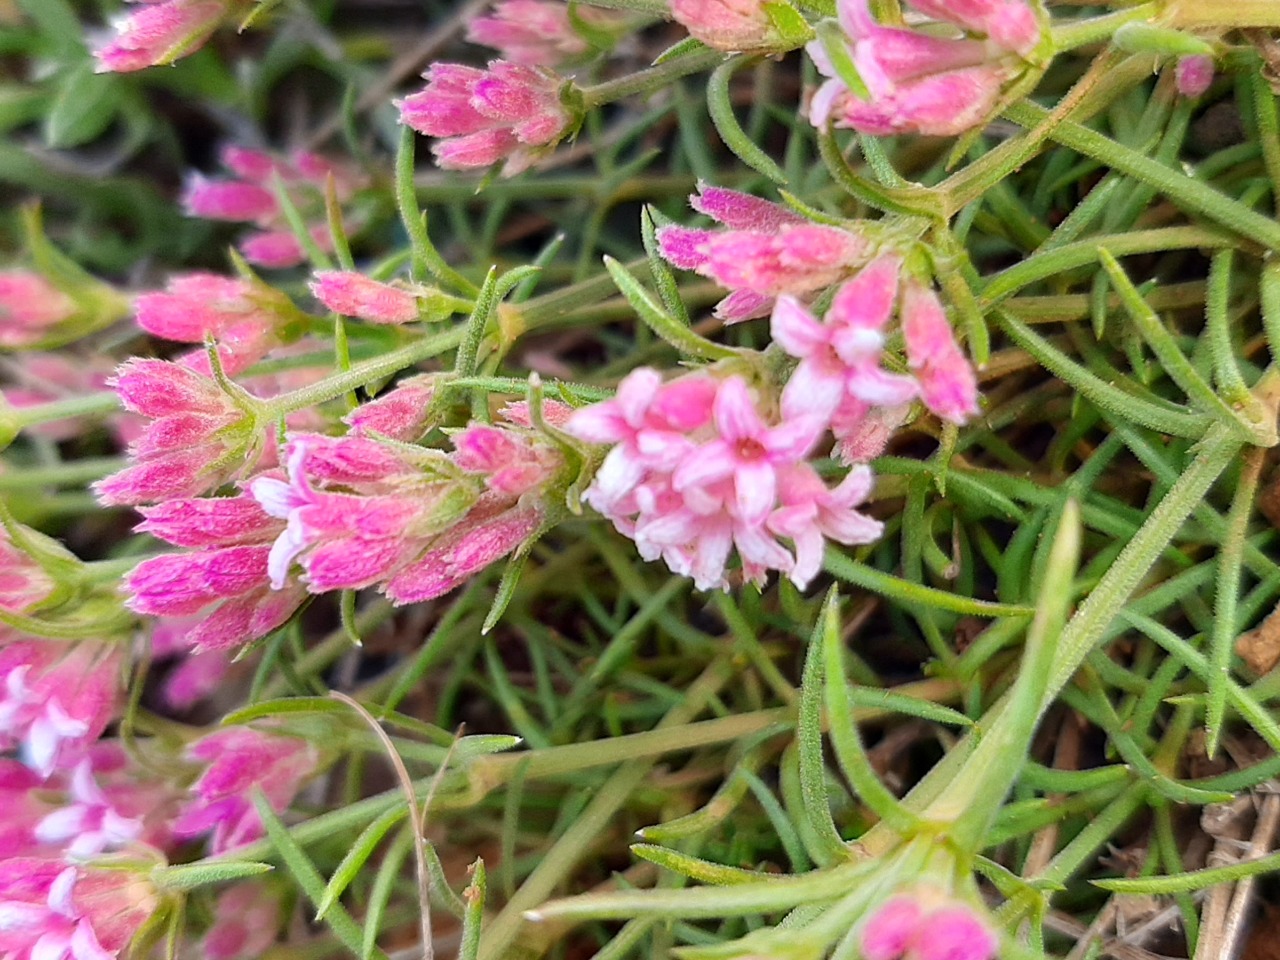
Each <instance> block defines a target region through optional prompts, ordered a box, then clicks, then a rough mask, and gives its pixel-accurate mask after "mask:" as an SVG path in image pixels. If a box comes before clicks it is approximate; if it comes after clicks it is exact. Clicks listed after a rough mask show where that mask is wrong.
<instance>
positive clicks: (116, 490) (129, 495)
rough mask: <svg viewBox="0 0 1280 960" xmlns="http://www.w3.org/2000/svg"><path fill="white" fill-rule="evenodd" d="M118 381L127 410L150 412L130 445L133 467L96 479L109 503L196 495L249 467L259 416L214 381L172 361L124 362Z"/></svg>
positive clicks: (102, 498)
mask: <svg viewBox="0 0 1280 960" xmlns="http://www.w3.org/2000/svg"><path fill="white" fill-rule="evenodd" d="M112 385H113V386H114V387H115V388H116V392H117V393H119V395H120V402H121V403H122V404H123V405H124V407H125V409H126V410H130V411H132V412H134V413H140V414H142V415H143V416H146V417H150V418H151V421H152V422H151V423H149V424H148V425H147V426H146V428H145V429H143V431H142V433H141V434H140V435H139V437H138V438H137V440H135V441H134V442H133V443H132V444H130V446H129V456H130V459H132V460H133V461H134V463H133V465H131V466H128V467H125V468H124V469H123V470H121V471H120V472H118V473H113V474H112V475H111V476H109V477H106V478H105V479H103V480H99V481H98V482H97V483H95V484H94V485H93V487H94V490H95V491H96V492H97V494H98V499H99V500H101V501H102V502H103V503H107V504H136V503H147V502H148V501H154V500H164V499H168V498H171V497H189V496H193V495H195V494H199V493H203V492H205V491H206V490H211V489H213V488H215V487H217V486H219V485H220V484H222V483H223V482H224V481H226V480H227V479H228V478H230V477H231V476H232V475H234V474H235V473H237V472H238V471H240V470H243V469H245V468H246V464H247V463H248V462H251V461H252V459H255V458H254V457H253V456H251V450H250V448H251V446H252V441H253V440H254V437H253V429H254V417H253V415H252V414H250V413H249V412H247V410H246V409H245V408H244V407H242V406H240V405H238V403H237V402H236V401H235V400H234V399H233V398H232V397H231V396H229V395H228V394H226V393H224V392H223V390H222V389H221V388H220V387H219V386H218V384H217V383H216V382H214V381H213V380H211V379H209V378H207V377H203V376H200V375H199V374H198V373H195V372H194V371H191V370H188V369H187V368H185V367H184V366H182V365H181V364H177V363H170V362H168V361H165V360H147V359H137V358H135V359H133V360H128V361H126V362H125V363H123V364H121V366H120V369H119V371H118V372H117V374H116V377H115V380H114V382H113V383H112Z"/></svg>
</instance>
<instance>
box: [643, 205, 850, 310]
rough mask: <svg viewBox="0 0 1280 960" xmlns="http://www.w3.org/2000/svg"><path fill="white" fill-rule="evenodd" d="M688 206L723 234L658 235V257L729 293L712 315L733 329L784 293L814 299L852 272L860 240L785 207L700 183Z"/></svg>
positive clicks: (678, 230) (667, 231) (670, 230)
mask: <svg viewBox="0 0 1280 960" xmlns="http://www.w3.org/2000/svg"><path fill="white" fill-rule="evenodd" d="M690 201H691V203H692V205H693V208H694V209H695V210H697V211H699V212H701V213H705V214H706V215H707V216H709V217H711V218H712V219H714V220H717V221H719V222H720V223H722V224H724V226H725V227H727V228H728V229H724V230H706V229H698V228H689V227H679V226H667V227H663V228H662V229H660V230H659V231H658V245H659V248H660V249H661V251H662V256H663V257H664V258H665V259H666V260H668V261H669V262H670V263H672V264H673V265H674V266H676V267H679V268H680V269H682V270H693V271H694V272H696V273H699V274H701V275H702V276H704V277H708V278H709V279H711V280H714V281H716V283H718V284H720V285H721V286H723V287H727V288H729V289H730V290H733V291H735V292H734V293H733V294H732V295H731V296H730V297H728V298H726V299H724V300H722V301H721V302H720V303H719V305H718V306H717V307H716V315H717V316H719V317H721V318H722V319H724V320H725V322H727V323H736V322H738V321H740V320H747V319H750V318H751V317H757V316H762V315H764V314H766V313H768V312H769V308H770V306H771V305H772V303H773V298H774V297H776V296H778V295H779V294H783V293H792V294H804V293H813V292H815V291H817V290H821V289H822V288H823V287H827V286H830V285H831V284H832V283H835V282H836V281H837V280H839V279H840V278H841V277H843V276H845V275H847V274H848V273H849V272H850V271H852V270H853V269H854V268H856V267H857V266H858V265H859V264H860V263H861V262H862V261H863V260H864V259H865V258H866V255H867V253H868V252H869V244H868V241H867V240H866V238H864V237H862V236H860V235H858V234H855V233H851V232H849V231H847V230H842V229H840V228H839V227H830V226H826V225H823V224H815V223H811V222H810V221H808V220H806V219H804V218H803V217H801V216H799V215H798V214H794V213H792V212H791V211H790V210H787V209H786V208H785V207H780V206H778V205H777V204H774V203H769V202H768V201H765V200H760V199H758V198H756V197H752V196H749V195H747V194H743V193H738V192H737V191H735V190H725V189H723V188H720V187H709V186H706V185H701V186H700V187H699V193H698V194H697V195H695V196H693V197H690Z"/></svg>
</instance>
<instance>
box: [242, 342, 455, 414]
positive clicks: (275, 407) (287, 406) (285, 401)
mask: <svg viewBox="0 0 1280 960" xmlns="http://www.w3.org/2000/svg"><path fill="white" fill-rule="evenodd" d="M464 333H465V330H464V328H463V327H454V328H452V329H450V330H442V331H441V332H440V333H437V334H435V335H433V336H429V337H423V338H422V339H421V340H418V341H416V342H414V343H411V344H409V345H408V346H404V347H401V348H400V349H399V350H393V351H391V352H390V353H386V354H383V355H382V356H380V357H374V358H372V359H370V360H365V361H363V362H361V363H357V364H356V365H355V366H353V367H352V368H351V369H350V370H348V371H345V372H343V373H338V374H335V375H334V376H331V377H326V378H325V379H324V380H321V381H320V382H319V383H313V384H310V385H308V386H305V387H301V388H300V389H298V390H294V391H292V392H290V393H283V394H281V395H280V396H278V397H273V398H272V399H271V400H268V401H266V402H265V404H264V406H265V408H266V414H267V416H269V418H270V419H273V420H274V419H276V418H279V417H282V416H284V415H285V414H288V413H292V412H293V411H295V410H302V409H305V408H306V407H313V406H315V405H316V404H320V403H326V402H327V401H329V400H332V399H334V398H335V397H340V396H342V395H343V394H344V393H346V392H347V391H348V390H355V389H356V388H358V387H363V386H365V385H366V384H370V383H374V382H375V381H378V380H383V379H385V378H387V377H390V376H392V375H393V374H396V373H399V372H400V371H401V370H404V369H405V368H406V367H411V366H413V365H414V364H415V363H420V362H422V361H423V360H426V359H428V358H430V357H434V356H438V355H439V354H441V353H444V352H445V351H446V350H452V349H453V348H454V347H456V346H457V345H458V344H459V343H461V342H462V337H463V334H464Z"/></svg>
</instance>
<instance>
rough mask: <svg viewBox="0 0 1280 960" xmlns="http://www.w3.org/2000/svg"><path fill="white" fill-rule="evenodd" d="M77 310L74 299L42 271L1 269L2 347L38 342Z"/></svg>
mask: <svg viewBox="0 0 1280 960" xmlns="http://www.w3.org/2000/svg"><path fill="white" fill-rule="evenodd" d="M75 313H76V304H75V301H74V300H72V299H71V298H70V297H69V296H67V295H66V294H65V293H63V292H62V291H61V290H59V289H58V288H57V287H55V286H54V285H53V284H51V283H50V282H49V281H48V280H46V279H45V278H44V277H42V276H40V275H39V274H36V273H30V272H28V271H25V270H5V271H0V348H6V349H9V350H15V349H21V348H23V347H29V346H31V345H33V344H37V343H39V342H40V341H41V340H43V339H44V338H45V337H46V336H48V335H49V334H50V333H52V332H53V328H54V327H57V326H58V325H59V324H61V323H63V322H64V321H66V320H70V319H71V318H72V317H73V316H74V315H75Z"/></svg>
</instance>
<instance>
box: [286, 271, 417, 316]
mask: <svg viewBox="0 0 1280 960" xmlns="http://www.w3.org/2000/svg"><path fill="white" fill-rule="evenodd" d="M311 293H312V294H313V295H314V296H315V298H316V299H317V300H319V301H320V302H321V303H323V304H324V305H325V306H326V307H328V308H329V309H330V310H332V311H333V312H334V313H340V314H342V315H343V316H344V317H358V318H359V319H361V320H367V321H368V322H369V323H397V324H398V323H413V322H414V321H416V320H417V319H418V301H417V299H416V298H415V297H414V296H413V294H411V293H410V292H409V291H407V290H402V289H401V288H399V287H393V286H392V285H391V284H389V283H379V282H378V281H377V280H371V279H370V278H369V277H366V276H365V275H364V274H362V273H355V272H353V271H349V270H322V271H320V272H319V273H317V274H316V278H315V280H313V281H312V282H311Z"/></svg>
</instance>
